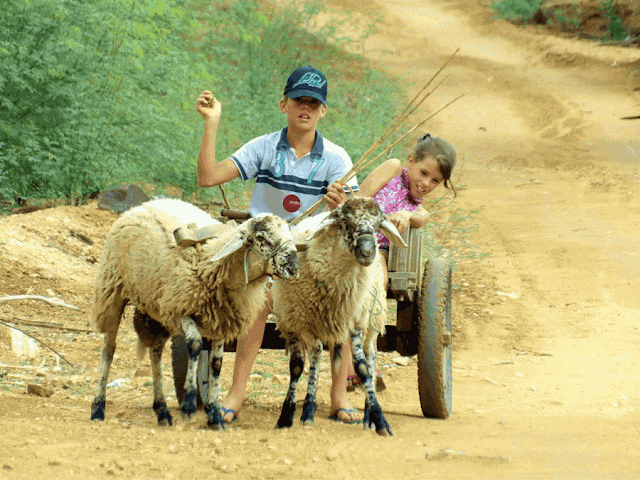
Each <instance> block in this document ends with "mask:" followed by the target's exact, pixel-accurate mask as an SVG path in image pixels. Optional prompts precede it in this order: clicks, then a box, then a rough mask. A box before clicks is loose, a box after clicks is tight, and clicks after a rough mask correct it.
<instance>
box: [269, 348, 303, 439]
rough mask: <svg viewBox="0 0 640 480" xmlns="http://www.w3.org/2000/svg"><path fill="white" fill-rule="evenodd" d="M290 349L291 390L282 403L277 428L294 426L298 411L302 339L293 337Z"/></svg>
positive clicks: (301, 369) (301, 367)
mask: <svg viewBox="0 0 640 480" xmlns="http://www.w3.org/2000/svg"><path fill="white" fill-rule="evenodd" d="M289 350H290V351H291V356H290V357H289V373H290V375H291V379H290V380H289V390H287V396H286V397H285V399H284V403H283V404H282V412H281V413H280V418H279V419H278V423H277V424H276V428H290V427H292V426H293V417H294V415H295V413H296V390H297V388H298V381H299V380H300V375H302V372H303V370H304V350H303V349H302V342H301V341H300V339H298V338H293V339H291V340H290V341H289Z"/></svg>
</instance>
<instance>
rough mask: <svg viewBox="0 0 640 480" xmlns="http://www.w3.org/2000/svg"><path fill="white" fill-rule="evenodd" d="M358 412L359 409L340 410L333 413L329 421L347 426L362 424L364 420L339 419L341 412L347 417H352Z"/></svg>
mask: <svg viewBox="0 0 640 480" xmlns="http://www.w3.org/2000/svg"><path fill="white" fill-rule="evenodd" d="M357 411H358V409H357V408H352V409H351V410H347V409H346V408H338V409H337V410H336V411H335V412H333V414H332V415H329V420H333V421H334V422H338V423H346V424H352V423H362V420H341V419H340V417H338V413H339V412H344V413H346V414H347V415H350V414H352V413H355V412H357Z"/></svg>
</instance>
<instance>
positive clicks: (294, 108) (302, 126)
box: [280, 97, 327, 131]
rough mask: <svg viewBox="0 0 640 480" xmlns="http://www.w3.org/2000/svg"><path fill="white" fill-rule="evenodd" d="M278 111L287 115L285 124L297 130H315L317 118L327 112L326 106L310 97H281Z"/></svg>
mask: <svg viewBox="0 0 640 480" xmlns="http://www.w3.org/2000/svg"><path fill="white" fill-rule="evenodd" d="M280 111H281V112H282V113H285V114H286V115H287V124H288V125H289V127H290V128H294V129H297V130H302V131H307V130H313V131H315V129H316V125H317V124H318V120H320V119H321V118H323V117H324V116H325V115H326V113H327V106H326V105H323V104H322V102H320V101H319V100H316V99H315V98H311V97H300V98H283V99H282V100H280Z"/></svg>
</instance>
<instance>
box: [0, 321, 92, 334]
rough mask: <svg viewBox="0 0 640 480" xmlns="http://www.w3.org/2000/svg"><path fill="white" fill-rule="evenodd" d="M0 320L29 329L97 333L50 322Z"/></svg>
mask: <svg viewBox="0 0 640 480" xmlns="http://www.w3.org/2000/svg"><path fill="white" fill-rule="evenodd" d="M0 320H2V321H4V322H10V323H15V324H18V325H25V326H27V327H39V328H50V329H53V330H62V331H67V332H78V333H96V331H95V330H91V329H88V328H74V327H65V326H64V325H59V324H57V323H50V322H40V321H35V320H26V319H24V318H2V317H0Z"/></svg>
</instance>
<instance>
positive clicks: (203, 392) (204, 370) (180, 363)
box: [171, 335, 211, 405]
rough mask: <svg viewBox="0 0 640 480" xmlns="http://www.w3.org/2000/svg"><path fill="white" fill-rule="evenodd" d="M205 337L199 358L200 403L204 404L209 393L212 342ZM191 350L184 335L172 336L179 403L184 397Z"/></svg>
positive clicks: (174, 379)
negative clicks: (188, 348)
mask: <svg viewBox="0 0 640 480" xmlns="http://www.w3.org/2000/svg"><path fill="white" fill-rule="evenodd" d="M207 342H208V340H207V339H203V343H202V352H201V353H200V357H199V358H198V405H202V404H203V403H204V401H205V400H206V398H207V395H208V393H209V350H210V349H211V344H210V343H207ZM188 359H189V352H188V351H187V342H186V341H185V339H184V337H183V336H182V335H174V336H173V337H171V366H172V368H173V386H174V387H175V389H176V398H177V399H178V405H182V400H183V399H184V382H185V380H186V379H187V363H188Z"/></svg>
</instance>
